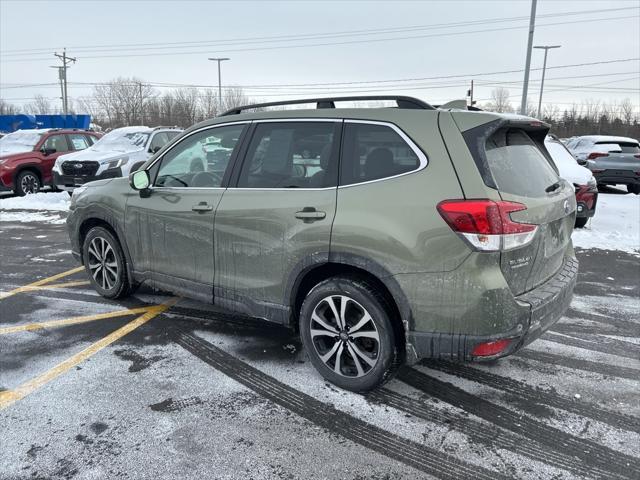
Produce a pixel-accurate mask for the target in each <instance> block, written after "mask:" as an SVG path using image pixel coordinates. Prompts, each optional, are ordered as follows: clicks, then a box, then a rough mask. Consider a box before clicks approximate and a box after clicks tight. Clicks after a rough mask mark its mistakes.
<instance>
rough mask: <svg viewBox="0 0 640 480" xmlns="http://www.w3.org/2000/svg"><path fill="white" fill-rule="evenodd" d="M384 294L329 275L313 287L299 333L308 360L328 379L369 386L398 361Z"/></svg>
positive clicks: (353, 386) (389, 374) (360, 282)
mask: <svg viewBox="0 0 640 480" xmlns="http://www.w3.org/2000/svg"><path fill="white" fill-rule="evenodd" d="M389 311H390V309H389V308H388V305H387V303H386V301H385V299H384V297H383V296H382V295H381V294H380V293H379V292H378V291H376V289H375V288H374V287H372V286H371V285H370V284H369V283H367V282H366V281H364V280H362V279H359V278H355V277H333V278H329V279H327V280H324V281H323V282H321V283H319V284H318V285H316V286H315V287H314V288H313V289H312V290H311V291H310V292H309V293H308V294H307V297H306V298H305V300H304V302H303V304H302V308H301V311H300V334H301V337H302V342H303V344H304V346H305V349H306V351H307V355H308V356H309V358H310V360H311V363H313V365H314V367H315V368H316V369H317V370H318V372H319V373H320V374H321V375H322V376H323V377H324V378H326V379H327V380H329V381H330V382H331V383H334V384H335V385H337V386H339V387H342V388H344V389H346V390H351V391H354V392H366V391H369V390H372V389H374V388H376V387H378V386H380V385H382V384H383V383H384V382H385V381H387V380H388V379H389V378H391V377H392V375H393V373H395V370H396V369H397V367H398V364H399V354H398V348H397V345H396V338H395V335H394V331H393V326H392V324H391V319H390V316H389Z"/></svg>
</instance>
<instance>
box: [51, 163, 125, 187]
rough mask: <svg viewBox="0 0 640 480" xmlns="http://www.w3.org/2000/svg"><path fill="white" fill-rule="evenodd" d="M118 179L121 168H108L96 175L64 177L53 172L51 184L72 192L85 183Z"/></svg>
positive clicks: (120, 174)
mask: <svg viewBox="0 0 640 480" xmlns="http://www.w3.org/2000/svg"><path fill="white" fill-rule="evenodd" d="M119 177H122V169H121V168H110V169H109V170H105V171H104V172H102V173H100V174H98V175H64V174H61V173H58V172H53V183H54V185H55V186H56V187H57V188H58V189H60V190H66V191H67V192H72V191H73V190H74V189H75V188H77V187H79V186H81V185H84V184H85V183H88V182H93V181H94V180H104V179H106V178H119Z"/></svg>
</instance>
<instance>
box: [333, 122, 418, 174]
mask: <svg viewBox="0 0 640 480" xmlns="http://www.w3.org/2000/svg"><path fill="white" fill-rule="evenodd" d="M419 167H420V158H419V156H418V154H417V153H416V151H414V149H413V148H412V147H411V146H409V144H408V143H407V142H406V141H405V139H403V138H402V137H401V136H400V134H399V133H398V132H396V131H395V130H394V129H393V128H391V127H390V126H387V125H378V124H371V123H356V122H345V126H344V147H343V151H342V160H341V165H340V185H351V184H354V183H362V182H369V181H371V180H379V179H382V178H387V177H394V176H396V175H401V174H403V173H408V172H411V171H413V170H416V169H417V168H419Z"/></svg>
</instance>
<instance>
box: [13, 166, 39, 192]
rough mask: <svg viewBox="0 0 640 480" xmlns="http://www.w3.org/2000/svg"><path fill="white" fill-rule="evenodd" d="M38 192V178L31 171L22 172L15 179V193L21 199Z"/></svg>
mask: <svg viewBox="0 0 640 480" xmlns="http://www.w3.org/2000/svg"><path fill="white" fill-rule="evenodd" d="M39 190H40V178H39V177H38V175H37V174H36V173H35V172H32V171H31V170H23V171H22V172H20V174H19V175H18V177H17V178H16V189H15V193H16V194H18V195H19V196H21V197H24V196H25V195H29V194H31V193H38V191H39Z"/></svg>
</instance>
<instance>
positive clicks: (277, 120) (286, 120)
mask: <svg viewBox="0 0 640 480" xmlns="http://www.w3.org/2000/svg"><path fill="white" fill-rule="evenodd" d="M343 121H344V119H342V118H328V117H322V118H306V117H305V118H264V119H263V118H257V119H255V120H252V123H290V122H343Z"/></svg>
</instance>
